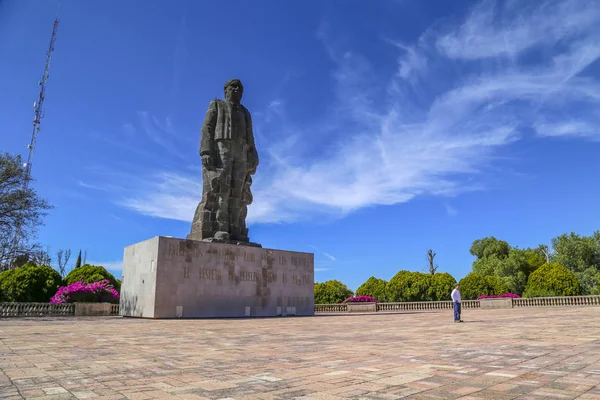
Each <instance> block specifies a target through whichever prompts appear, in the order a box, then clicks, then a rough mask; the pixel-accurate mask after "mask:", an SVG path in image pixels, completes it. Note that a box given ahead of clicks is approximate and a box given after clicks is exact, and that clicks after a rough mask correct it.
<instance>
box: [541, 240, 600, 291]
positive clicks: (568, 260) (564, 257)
mask: <svg viewBox="0 0 600 400" xmlns="http://www.w3.org/2000/svg"><path fill="white" fill-rule="evenodd" d="M552 248H553V250H554V257H553V262H555V263H558V264H560V265H562V266H564V267H565V268H566V269H568V270H569V271H571V272H573V273H575V276H577V279H579V281H580V283H581V290H582V293H583V294H594V293H598V292H599V291H600V286H598V282H600V231H596V232H594V233H593V234H592V235H591V236H580V235H577V234H575V233H571V234H569V235H567V234H563V235H560V236H558V237H555V238H554V239H552Z"/></svg>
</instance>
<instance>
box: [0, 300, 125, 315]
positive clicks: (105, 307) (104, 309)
mask: <svg viewBox="0 0 600 400" xmlns="http://www.w3.org/2000/svg"><path fill="white" fill-rule="evenodd" d="M108 315H119V305H118V304H109V303H67V304H49V303H0V318H2V317H59V316H108Z"/></svg>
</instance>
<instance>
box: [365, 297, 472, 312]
mask: <svg viewBox="0 0 600 400" xmlns="http://www.w3.org/2000/svg"><path fill="white" fill-rule="evenodd" d="M452 307H453V306H452V301H406V302H400V303H377V311H419V310H452ZM462 308H479V300H463V302H462Z"/></svg>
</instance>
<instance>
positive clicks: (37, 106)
mask: <svg viewBox="0 0 600 400" xmlns="http://www.w3.org/2000/svg"><path fill="white" fill-rule="evenodd" d="M57 30H58V16H57V17H56V19H55V20H54V26H53V27H52V36H51V37H50V45H49V46H48V51H46V65H45V67H44V75H42V80H40V81H39V82H38V84H39V85H40V96H39V97H38V100H37V101H36V102H34V103H33V109H34V117H33V133H32V134H31V141H30V143H29V144H28V145H27V148H28V149H29V155H28V156H27V162H26V163H25V164H24V165H23V168H24V169H25V180H24V181H23V190H24V191H26V190H27V189H28V188H29V181H30V180H31V166H32V164H33V155H34V152H35V142H36V140H37V134H38V132H39V131H40V122H41V120H42V118H44V110H43V107H44V99H45V98H46V81H48V77H49V76H50V61H51V60H52V52H53V51H54V42H55V41H56V31H57ZM22 233H23V232H22V221H20V222H19V223H18V224H17V229H16V233H15V239H14V244H13V249H14V251H15V256H16V252H17V251H18V249H19V242H20V240H21V235H22Z"/></svg>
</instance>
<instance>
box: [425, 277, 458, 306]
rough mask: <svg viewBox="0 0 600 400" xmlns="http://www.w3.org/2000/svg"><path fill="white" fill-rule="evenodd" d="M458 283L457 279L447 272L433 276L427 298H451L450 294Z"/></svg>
mask: <svg viewBox="0 0 600 400" xmlns="http://www.w3.org/2000/svg"><path fill="white" fill-rule="evenodd" d="M455 285H456V279H454V277H453V276H452V275H450V274H449V273H447V272H444V273H440V274H434V275H432V276H431V279H430V284H429V289H428V290H427V298H428V300H432V301H443V300H450V294H451V293H452V290H453V289H454V286H455Z"/></svg>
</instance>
